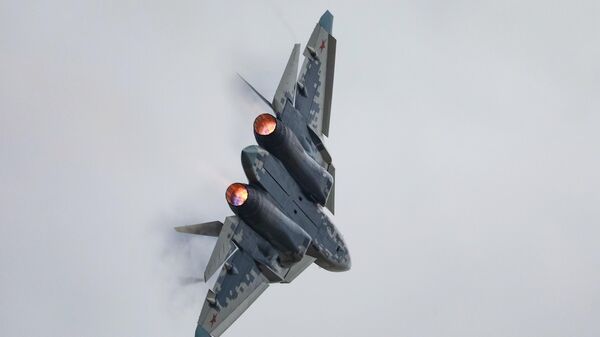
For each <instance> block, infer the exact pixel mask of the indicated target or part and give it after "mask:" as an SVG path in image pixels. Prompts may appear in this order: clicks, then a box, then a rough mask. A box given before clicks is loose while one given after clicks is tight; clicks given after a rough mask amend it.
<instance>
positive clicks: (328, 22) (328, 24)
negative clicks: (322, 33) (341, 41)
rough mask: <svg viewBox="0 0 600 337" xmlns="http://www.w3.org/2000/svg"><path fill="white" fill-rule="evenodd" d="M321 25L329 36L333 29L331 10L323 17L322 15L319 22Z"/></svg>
mask: <svg viewBox="0 0 600 337" xmlns="http://www.w3.org/2000/svg"><path fill="white" fill-rule="evenodd" d="M319 25H320V26H321V27H323V29H325V30H326V31H327V32H328V33H329V34H331V31H332V29H333V14H331V12H330V11H329V10H327V11H325V13H323V15H321V19H320V20H319Z"/></svg>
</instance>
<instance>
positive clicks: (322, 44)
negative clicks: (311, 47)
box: [319, 40, 325, 51]
mask: <svg viewBox="0 0 600 337" xmlns="http://www.w3.org/2000/svg"><path fill="white" fill-rule="evenodd" d="M324 48H325V40H323V41H321V46H320V47H319V49H321V51H323V49H324Z"/></svg>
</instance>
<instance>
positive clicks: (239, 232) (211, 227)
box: [176, 216, 315, 337]
mask: <svg viewBox="0 0 600 337" xmlns="http://www.w3.org/2000/svg"><path fill="white" fill-rule="evenodd" d="M176 230H177V231H179V232H183V233H190V234H200V235H207V234H208V235H213V236H216V235H215V234H216V231H219V232H218V239H217V243H216V245H215V248H214V250H213V253H212V255H211V257H210V260H209V262H208V265H207V267H206V271H205V273H204V275H205V279H207V280H208V279H209V278H210V277H211V276H212V275H213V274H214V273H215V272H217V271H219V276H218V278H217V281H216V283H215V285H214V286H213V288H212V289H211V290H209V291H208V294H207V295H206V300H205V302H204V305H203V307H202V312H201V314H200V318H199V319H198V326H197V327H196V335H195V336H196V337H208V336H213V337H216V336H220V335H221V334H222V333H223V331H225V330H226V329H227V328H228V327H229V326H230V325H231V324H232V323H233V322H234V321H235V320H236V319H238V317H240V315H241V314H242V313H244V311H246V309H248V307H250V305H251V304H252V303H253V302H254V301H255V300H256V299H257V298H258V297H259V296H260V295H261V294H262V293H263V292H264V291H265V289H267V287H268V286H269V283H272V282H283V283H289V282H291V281H292V280H294V279H295V278H296V277H297V276H298V275H299V274H300V273H302V271H304V269H306V268H307V267H308V266H310V265H311V264H312V263H313V262H314V261H315V258H313V257H310V256H305V257H304V259H303V260H302V261H300V262H298V263H297V264H295V265H293V266H292V267H291V268H283V267H281V265H279V263H278V262H277V261H278V257H279V252H278V251H277V250H276V249H275V248H274V247H273V246H272V245H271V244H270V243H269V242H268V241H266V240H265V239H264V238H262V237H261V236H260V235H258V234H257V233H256V232H255V231H254V230H252V228H250V227H249V226H248V225H246V224H245V223H244V222H243V221H242V220H241V219H240V218H239V217H237V216H230V217H227V218H226V219H225V222H224V223H220V222H217V221H213V222H208V223H204V224H199V225H193V226H182V227H177V228H176Z"/></svg>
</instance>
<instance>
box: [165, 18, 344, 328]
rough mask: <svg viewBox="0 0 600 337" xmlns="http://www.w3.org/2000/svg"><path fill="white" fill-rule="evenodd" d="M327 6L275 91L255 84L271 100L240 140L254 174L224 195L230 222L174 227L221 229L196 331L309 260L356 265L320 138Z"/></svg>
mask: <svg viewBox="0 0 600 337" xmlns="http://www.w3.org/2000/svg"><path fill="white" fill-rule="evenodd" d="M332 25H333V16H332V15H331V13H330V12H329V11H327V12H325V14H323V16H322V17H321V19H320V20H319V22H318V23H317V25H316V27H315V29H314V30H313V32H312V34H311V36H310V39H309V40H308V44H307V45H306V48H305V49H304V63H303V64H302V69H301V71H300V74H299V75H298V63H299V56H300V45H299V44H296V45H294V48H293V50H292V54H291V56H290V58H289V60H288V62H287V65H286V68H285V70H284V72H283V76H282V78H281V81H280V82H279V86H278V87H277V90H276V92H275V97H274V98H273V100H271V101H269V100H267V99H265V98H264V97H263V96H262V95H261V94H260V93H258V91H256V90H255V89H254V88H253V87H252V86H251V85H250V84H248V82H246V84H248V85H249V86H250V88H251V89H252V90H253V91H254V92H255V93H256V94H257V95H259V97H260V98H261V99H262V100H263V101H264V102H265V103H266V104H267V105H268V106H270V107H271V109H272V110H273V114H261V115H259V116H258V117H256V119H255V120H254V125H253V126H254V136H255V138H256V141H257V143H258V145H251V146H248V147H246V148H245V149H243V150H242V167H243V169H244V172H245V174H246V177H247V178H248V183H233V184H231V185H230V186H229V187H228V188H227V190H226V192H225V199H226V200H227V203H228V204H229V207H230V208H231V210H232V211H233V213H235V215H233V216H229V217H226V218H225V221H224V222H220V221H213V222H207V223H202V224H198V225H191V226H182V227H176V228H175V229H176V230H177V231H179V232H183V233H190V234H198V235H210V236H216V237H218V239H217V242H216V245H215V248H214V250H213V252H212V255H211V257H210V259H209V262H208V265H207V267H206V270H205V272H204V279H205V280H208V279H209V278H210V277H211V276H212V275H213V274H214V273H216V272H217V271H219V276H218V278H217V281H216V283H215V284H214V286H213V288H212V289H210V290H209V291H208V294H207V296H206V300H205V302H204V304H203V307H202V312H201V314H200V318H199V320H198V325H197V327H196V334H195V337H208V336H213V337H216V336H220V335H221V334H222V333H223V332H224V331H225V330H226V329H227V328H228V327H229V326H230V325H231V324H232V323H233V322H234V321H235V320H236V319H237V318H238V317H240V315H241V314H242V313H243V312H244V311H245V310H246V309H247V308H248V307H249V306H250V305H251V304H252V303H253V302H254V301H255V300H256V299H257V298H258V297H259V296H260V295H261V294H262V293H263V292H264V291H265V289H267V287H268V286H269V284H271V283H290V282H292V281H293V280H294V279H295V278H296V277H297V276H298V275H299V274H300V273H302V271H304V270H305V269H306V268H308V267H309V266H310V265H312V264H313V263H315V264H317V265H318V266H320V267H321V268H324V269H326V270H329V271H334V272H341V271H347V270H349V269H350V255H349V253H348V248H347V247H346V244H345V242H344V240H343V238H342V235H341V234H340V232H339V231H338V230H337V228H336V227H335V226H334V224H333V222H332V221H331V219H330V216H329V215H328V214H327V213H329V212H327V211H326V210H325V208H328V209H329V210H330V212H331V214H333V212H334V189H335V185H334V179H335V168H334V166H333V164H332V159H331V155H330V154H329V152H328V151H327V148H326V147H325V144H324V142H323V139H324V137H325V136H326V137H329V119H330V115H331V96H332V87H333V71H334V65H335V48H336V40H335V38H334V37H333V36H332V35H331V29H332Z"/></svg>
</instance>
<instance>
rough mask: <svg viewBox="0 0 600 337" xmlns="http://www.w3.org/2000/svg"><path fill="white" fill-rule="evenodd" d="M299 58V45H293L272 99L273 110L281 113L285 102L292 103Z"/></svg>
mask: <svg viewBox="0 0 600 337" xmlns="http://www.w3.org/2000/svg"><path fill="white" fill-rule="evenodd" d="M299 57H300V44H298V43H297V44H295V45H294V49H292V54H291V55H290V58H289V60H288V63H287V65H286V67H285V70H284V71H283V75H282V76H281V81H279V86H278V87H277V91H275V96H274V97H273V110H275V112H276V113H281V112H282V111H283V107H284V106H285V102H286V101H290V102H292V103H293V102H294V96H295V93H296V78H297V77H298V58H299Z"/></svg>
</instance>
